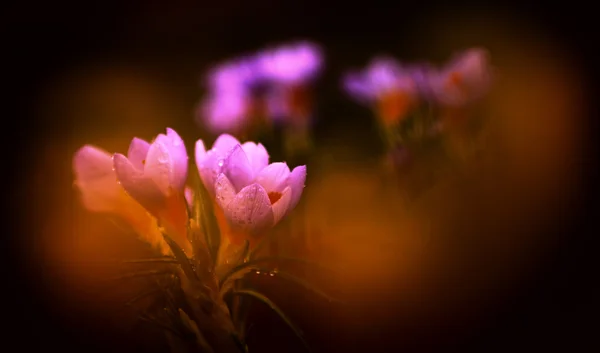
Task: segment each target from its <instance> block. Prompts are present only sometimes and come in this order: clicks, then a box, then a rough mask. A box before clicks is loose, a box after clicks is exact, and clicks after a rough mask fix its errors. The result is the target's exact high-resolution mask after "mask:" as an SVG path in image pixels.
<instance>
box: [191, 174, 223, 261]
mask: <svg viewBox="0 0 600 353" xmlns="http://www.w3.org/2000/svg"><path fill="white" fill-rule="evenodd" d="M194 176H195V178H194V179H195V184H196V187H195V194H194V206H195V207H194V220H195V221H196V222H197V224H199V225H200V226H201V229H202V233H203V234H204V240H205V243H206V246H207V247H208V251H209V253H210V255H211V258H212V261H213V265H214V264H216V263H217V260H218V259H217V257H218V255H219V247H220V245H221V230H220V229H219V223H218V222H217V217H216V215H215V210H214V207H213V202H212V197H211V196H210V194H209V193H208V190H206V187H205V186H204V184H203V183H202V180H201V179H200V175H199V174H198V173H194Z"/></svg>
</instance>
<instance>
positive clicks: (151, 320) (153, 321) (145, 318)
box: [138, 313, 183, 338]
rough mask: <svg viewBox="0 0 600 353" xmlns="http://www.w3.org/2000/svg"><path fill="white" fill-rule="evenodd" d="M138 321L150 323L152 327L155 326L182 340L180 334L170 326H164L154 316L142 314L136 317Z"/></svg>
mask: <svg viewBox="0 0 600 353" xmlns="http://www.w3.org/2000/svg"><path fill="white" fill-rule="evenodd" d="M138 319H140V320H142V321H145V322H148V323H151V324H153V325H155V326H156V327H158V328H161V329H163V330H166V331H169V332H171V333H172V334H174V335H176V336H178V337H181V338H183V335H182V334H181V332H179V331H177V330H176V329H175V328H173V327H172V326H169V325H168V324H165V323H164V322H163V321H161V320H160V319H158V318H157V317H155V316H154V315H150V314H147V313H143V314H140V315H138Z"/></svg>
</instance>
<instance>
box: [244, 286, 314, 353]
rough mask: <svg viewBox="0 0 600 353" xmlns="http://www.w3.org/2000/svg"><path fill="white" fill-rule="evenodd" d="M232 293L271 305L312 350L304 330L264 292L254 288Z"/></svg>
mask: <svg viewBox="0 0 600 353" xmlns="http://www.w3.org/2000/svg"><path fill="white" fill-rule="evenodd" d="M232 294H233V295H238V296H246V297H251V298H254V299H256V300H258V301H260V302H262V303H264V304H266V305H267V306H269V308H271V310H273V311H274V312H275V313H276V314H277V315H278V316H279V317H280V318H281V319H282V320H283V321H284V322H285V323H286V324H287V325H288V326H289V327H290V329H292V331H294V333H295V334H296V336H298V338H299V339H300V340H301V341H302V343H303V344H304V347H305V348H306V350H307V351H309V352H310V351H311V349H310V347H309V345H308V343H307V342H306V340H305V339H304V336H303V334H302V331H301V330H300V329H299V328H298V327H296V325H294V323H293V322H292V321H291V320H290V318H289V317H288V316H287V315H285V313H284V312H283V311H281V309H280V308H279V307H278V306H277V305H275V303H273V302H272V301H271V299H269V298H267V297H266V296H264V295H263V294H261V293H259V292H257V291H254V290H246V289H240V290H236V291H233V292H232Z"/></svg>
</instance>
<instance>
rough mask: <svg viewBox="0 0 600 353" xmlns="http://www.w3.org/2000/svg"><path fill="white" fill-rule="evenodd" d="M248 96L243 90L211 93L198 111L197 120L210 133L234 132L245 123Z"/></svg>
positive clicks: (247, 111) (248, 108) (248, 101)
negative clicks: (198, 119) (201, 122)
mask: <svg viewBox="0 0 600 353" xmlns="http://www.w3.org/2000/svg"><path fill="white" fill-rule="evenodd" d="M250 101H251V98H250V95H249V93H248V92H247V91H244V90H239V91H236V90H231V91H229V92H222V93H211V94H210V95H209V96H208V97H207V98H206V99H205V100H204V101H203V102H202V103H201V106H200V109H199V112H198V113H199V118H201V119H202V120H203V121H204V125H205V126H206V127H207V128H208V130H210V131H211V132H212V133H223V132H236V131H237V130H239V129H240V128H241V127H243V126H244V125H245V124H246V123H247V119H248V117H249V114H250Z"/></svg>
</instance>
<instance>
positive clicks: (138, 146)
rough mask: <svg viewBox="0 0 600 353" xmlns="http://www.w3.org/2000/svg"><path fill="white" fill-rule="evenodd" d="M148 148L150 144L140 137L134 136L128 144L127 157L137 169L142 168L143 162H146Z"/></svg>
mask: <svg viewBox="0 0 600 353" xmlns="http://www.w3.org/2000/svg"><path fill="white" fill-rule="evenodd" d="M148 149H150V144H149V143H148V142H146V141H144V140H142V139H140V138H137V137H134V138H133V140H131V143H130V144H129V151H127V158H128V159H129V161H130V162H131V164H133V166H134V167H136V168H137V169H139V170H143V169H144V163H146V156H147V155H148ZM111 164H112V162H111Z"/></svg>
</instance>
